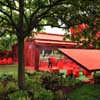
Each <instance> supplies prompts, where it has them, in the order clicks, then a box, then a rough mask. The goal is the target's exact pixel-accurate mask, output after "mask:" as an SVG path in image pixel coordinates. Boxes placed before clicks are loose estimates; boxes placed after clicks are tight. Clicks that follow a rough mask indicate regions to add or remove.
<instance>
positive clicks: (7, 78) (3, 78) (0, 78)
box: [0, 74, 14, 81]
mask: <svg viewBox="0 0 100 100" xmlns="http://www.w3.org/2000/svg"><path fill="white" fill-rule="evenodd" d="M11 80H14V78H13V76H12V75H10V74H1V76H0V81H11Z"/></svg>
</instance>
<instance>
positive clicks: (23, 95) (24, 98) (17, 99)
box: [9, 90, 29, 100]
mask: <svg viewBox="0 0 100 100" xmlns="http://www.w3.org/2000/svg"><path fill="white" fill-rule="evenodd" d="M9 98H10V100H29V97H28V93H27V91H25V90H24V91H23V90H19V91H17V92H14V93H12V94H9Z"/></svg>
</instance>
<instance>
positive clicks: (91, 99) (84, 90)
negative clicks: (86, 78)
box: [68, 84, 100, 100]
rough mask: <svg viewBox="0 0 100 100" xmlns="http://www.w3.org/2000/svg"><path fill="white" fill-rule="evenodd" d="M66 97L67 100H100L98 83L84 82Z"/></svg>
mask: <svg viewBox="0 0 100 100" xmlns="http://www.w3.org/2000/svg"><path fill="white" fill-rule="evenodd" d="M68 97H69V100H100V84H84V85H83V86H82V87H81V88H78V89H76V90H74V92H73V93H71V94H70V95H69V96H68Z"/></svg>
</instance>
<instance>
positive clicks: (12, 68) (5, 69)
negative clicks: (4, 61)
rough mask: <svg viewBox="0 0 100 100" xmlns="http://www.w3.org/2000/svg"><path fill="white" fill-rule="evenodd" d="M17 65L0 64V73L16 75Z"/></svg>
mask: <svg viewBox="0 0 100 100" xmlns="http://www.w3.org/2000/svg"><path fill="white" fill-rule="evenodd" d="M17 71H18V67H17V65H0V75H1V74H12V75H13V76H14V77H17Z"/></svg>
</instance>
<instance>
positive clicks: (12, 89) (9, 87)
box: [7, 82, 18, 93]
mask: <svg viewBox="0 0 100 100" xmlns="http://www.w3.org/2000/svg"><path fill="white" fill-rule="evenodd" d="M16 90H18V85H17V84H16V83H15V82H8V84H7V91H8V93H11V92H15V91H16Z"/></svg>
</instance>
